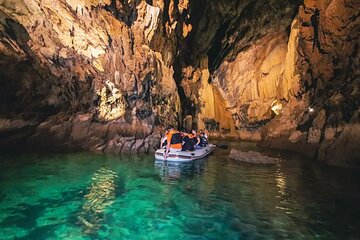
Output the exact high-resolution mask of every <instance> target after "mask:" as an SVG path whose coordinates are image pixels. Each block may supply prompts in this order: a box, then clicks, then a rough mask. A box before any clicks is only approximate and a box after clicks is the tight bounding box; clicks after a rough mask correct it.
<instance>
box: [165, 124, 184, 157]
mask: <svg viewBox="0 0 360 240" xmlns="http://www.w3.org/2000/svg"><path fill="white" fill-rule="evenodd" d="M168 131H169V132H168V134H167V135H166V141H167V145H166V150H165V152H164V154H165V156H167V155H168V154H169V152H170V151H171V152H179V151H181V149H182V139H181V135H180V132H179V131H177V130H175V129H174V127H173V126H169V127H168Z"/></svg>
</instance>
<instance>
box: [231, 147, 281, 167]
mask: <svg viewBox="0 0 360 240" xmlns="http://www.w3.org/2000/svg"><path fill="white" fill-rule="evenodd" d="M229 158H231V159H234V160H236V161H241V162H248V163H256V164H275V163H276V160H277V159H276V158H272V157H268V156H264V155H262V154H261V153H259V152H254V151H248V152H243V151H241V150H236V149H231V152H230V155H229Z"/></svg>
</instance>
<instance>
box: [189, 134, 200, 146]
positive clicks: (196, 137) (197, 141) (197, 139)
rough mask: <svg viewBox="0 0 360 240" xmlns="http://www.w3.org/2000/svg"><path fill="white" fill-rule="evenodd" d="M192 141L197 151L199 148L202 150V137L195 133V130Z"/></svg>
mask: <svg viewBox="0 0 360 240" xmlns="http://www.w3.org/2000/svg"><path fill="white" fill-rule="evenodd" d="M191 133H192V134H191V137H190V138H191V140H192V141H193V143H194V147H195V149H198V148H201V145H200V143H201V141H200V135H199V134H198V133H197V132H196V131H195V130H192V131H191Z"/></svg>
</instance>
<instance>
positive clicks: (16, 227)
mask: <svg viewBox="0 0 360 240" xmlns="http://www.w3.org/2000/svg"><path fill="white" fill-rule="evenodd" d="M232 145H233V146H232V147H236V148H251V147H252V146H251V145H246V144H232ZM228 152H229V150H220V149H217V151H216V152H215V154H214V155H212V156H210V157H209V158H208V159H205V160H200V161H197V162H195V163H189V164H170V163H169V164H164V163H156V162H155V161H154V159H153V157H152V156H149V155H142V156H115V155H96V154H90V153H71V154H16V155H15V154H0V169H1V172H0V174H1V175H0V239H172V240H174V239H338V238H342V239H357V238H358V237H359V235H358V232H359V229H360V221H359V217H360V204H359V203H360V191H359V190H360V189H359V183H360V181H359V180H360V175H359V172H357V171H350V170H344V169H338V168H331V167H327V166H324V165H322V164H319V163H315V162H314V161H312V160H309V159H306V158H304V157H301V156H296V155H290V154H286V153H282V154H281V159H282V160H281V161H280V162H279V163H278V164H277V165H275V166H256V165H249V164H241V163H238V162H235V161H232V160H229V159H228V158H227V155H228ZM271 154H276V153H271Z"/></svg>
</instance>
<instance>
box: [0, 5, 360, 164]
mask: <svg viewBox="0 0 360 240" xmlns="http://www.w3.org/2000/svg"><path fill="white" fill-rule="evenodd" d="M359 9H360V6H359V1H356V0H330V1H315V0H305V1H301V0H295V1H280V0H224V1H218V0H179V1H174V0H168V1H163V0H152V1H145V0H129V1H125V0H102V1H98V0H96V1H95V0H76V1H75V0H51V1H50V0H41V1H40V0H6V1H5V0H2V1H1V0H0V68H1V69H0V83H1V88H0V122H2V124H1V129H0V139H1V140H0V145H1V146H7V145H9V144H15V143H16V142H17V140H18V143H19V142H21V143H23V142H27V143H28V144H30V145H31V146H34V145H35V146H39V147H40V146H44V145H49V144H50V145H51V144H52V145H55V146H63V147H81V148H84V149H90V150H92V151H100V152H117V153H118V152H125V151H129V152H139V151H140V152H142V151H149V150H153V149H154V148H156V147H157V145H158V140H159V138H160V136H159V132H160V129H161V128H162V127H164V126H166V125H168V124H173V125H179V126H186V127H187V128H194V127H197V128H205V129H207V130H208V132H209V134H210V135H212V136H233V137H238V138H240V139H246V140H254V141H259V140H262V142H261V143H262V144H263V145H267V146H271V147H275V148H291V149H292V150H297V151H301V152H304V153H305V154H308V155H310V156H312V157H316V158H318V159H319V160H322V161H325V162H328V163H330V164H333V165H347V166H350V165H351V166H354V165H357V166H358V165H359V159H360V157H359V156H360V152H359V151H360V147H359V142H360V141H358V140H359V136H360V134H359V133H358V132H359V131H358V130H357V128H358V125H359V117H358V116H359V111H360V109H359V99H360V80H359V79H360V72H359V67H358V66H359V62H360V59H359V34H360V31H359V30H360V29H359V28H360V20H359ZM25 130H26V131H25ZM20 131H22V132H23V133H21V134H20ZM8 139H9V140H8ZM49 139H51V141H49ZM20 140H21V141H20Z"/></svg>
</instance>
